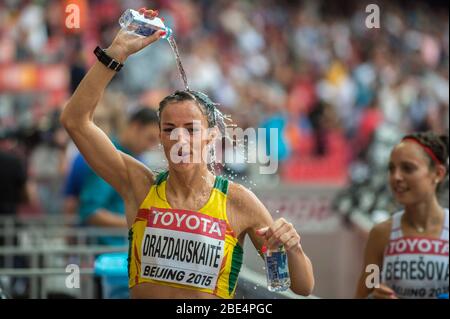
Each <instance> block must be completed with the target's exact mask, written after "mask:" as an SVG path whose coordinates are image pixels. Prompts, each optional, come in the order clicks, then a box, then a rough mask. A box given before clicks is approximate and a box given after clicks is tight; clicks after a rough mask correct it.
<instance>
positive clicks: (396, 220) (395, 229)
mask: <svg viewBox="0 0 450 319" xmlns="http://www.w3.org/2000/svg"><path fill="white" fill-rule="evenodd" d="M402 216H403V211H400V212H396V213H395V214H394V215H393V216H392V228H391V236H390V238H391V239H397V238H400V237H402V236H403V232H402Z"/></svg>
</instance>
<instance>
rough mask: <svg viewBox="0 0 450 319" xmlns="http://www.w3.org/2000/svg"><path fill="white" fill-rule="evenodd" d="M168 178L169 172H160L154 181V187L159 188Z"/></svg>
mask: <svg viewBox="0 0 450 319" xmlns="http://www.w3.org/2000/svg"><path fill="white" fill-rule="evenodd" d="M168 176H169V171H165V172H161V173H159V174H158V175H157V176H156V181H155V185H156V186H159V185H161V184H162V183H163V182H164V181H166V180H167V177H168Z"/></svg>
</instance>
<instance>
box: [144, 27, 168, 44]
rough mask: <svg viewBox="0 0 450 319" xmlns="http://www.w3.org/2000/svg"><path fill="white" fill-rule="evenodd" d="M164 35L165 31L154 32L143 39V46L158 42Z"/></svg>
mask: <svg viewBox="0 0 450 319" xmlns="http://www.w3.org/2000/svg"><path fill="white" fill-rule="evenodd" d="M165 35H166V31H163V30H159V31H156V32H155V33H153V34H152V35H151V36H149V37H146V38H144V39H143V45H144V46H147V45H149V44H150V43H153V42H155V41H158V40H159V39H161V38H162V37H163V36H165Z"/></svg>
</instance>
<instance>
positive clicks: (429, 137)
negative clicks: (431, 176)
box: [403, 131, 449, 190]
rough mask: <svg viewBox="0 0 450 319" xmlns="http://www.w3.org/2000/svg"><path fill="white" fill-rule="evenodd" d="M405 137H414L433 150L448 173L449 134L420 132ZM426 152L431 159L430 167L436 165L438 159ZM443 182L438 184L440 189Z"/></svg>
mask: <svg viewBox="0 0 450 319" xmlns="http://www.w3.org/2000/svg"><path fill="white" fill-rule="evenodd" d="M403 139H414V140H416V141H417V142H419V143H420V144H421V145H423V146H425V147H427V148H428V149H430V150H431V152H433V155H434V156H435V157H436V159H437V160H438V161H439V162H440V163H442V165H444V166H445V169H446V171H447V174H448V149H449V138H448V136H447V135H438V134H436V133H434V132H431V131H429V132H419V133H413V134H409V135H406V136H405V137H404V138H403ZM424 154H426V156H427V157H428V159H429V160H430V167H431V168H435V167H436V161H435V160H434V159H433V158H432V157H431V156H430V155H429V154H427V152H425V151H424ZM440 186H441V183H440V184H439V185H438V190H439V189H440Z"/></svg>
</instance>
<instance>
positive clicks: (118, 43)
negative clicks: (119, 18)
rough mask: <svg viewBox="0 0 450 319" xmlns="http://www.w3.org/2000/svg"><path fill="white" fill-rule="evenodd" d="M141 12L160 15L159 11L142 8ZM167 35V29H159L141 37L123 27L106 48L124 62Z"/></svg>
mask: <svg viewBox="0 0 450 319" xmlns="http://www.w3.org/2000/svg"><path fill="white" fill-rule="evenodd" d="M139 13H140V14H142V15H144V16H145V17H147V18H154V17H156V16H158V11H154V10H146V9H144V8H143V9H140V10H139ZM165 35H166V31H164V30H158V31H156V32H155V33H153V34H152V35H150V36H148V37H139V36H136V35H134V34H132V33H130V32H127V31H126V30H123V29H121V30H120V31H119V32H118V33H117V35H116V37H115V38H114V40H113V42H112V44H111V46H109V48H108V49H107V50H106V52H107V54H108V55H109V56H111V57H112V58H114V59H116V60H118V61H119V62H121V63H123V62H124V61H125V60H126V59H127V58H128V57H129V56H130V55H131V54H133V53H136V52H138V51H140V50H142V49H143V48H145V47H147V46H149V45H150V44H151V43H153V42H155V41H157V40H159V39H160V38H162V37H164V36H165Z"/></svg>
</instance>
